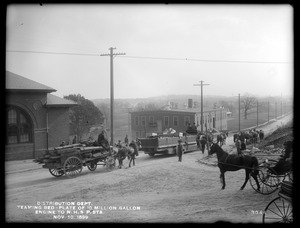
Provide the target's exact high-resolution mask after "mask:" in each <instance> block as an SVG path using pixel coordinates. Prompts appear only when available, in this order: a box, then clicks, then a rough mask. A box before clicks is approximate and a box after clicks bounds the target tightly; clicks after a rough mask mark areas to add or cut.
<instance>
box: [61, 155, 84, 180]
mask: <svg viewBox="0 0 300 228" xmlns="http://www.w3.org/2000/svg"><path fill="white" fill-rule="evenodd" d="M81 171H82V162H81V159H80V158H78V157H75V156H72V157H69V158H67V159H66V161H65V162H64V173H65V174H66V176H67V177H71V178H73V177H75V176H77V175H79V174H80V173H81Z"/></svg>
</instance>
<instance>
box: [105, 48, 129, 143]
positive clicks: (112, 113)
mask: <svg viewBox="0 0 300 228" xmlns="http://www.w3.org/2000/svg"><path fill="white" fill-rule="evenodd" d="M114 49H116V48H113V47H111V48H109V49H108V50H110V54H101V55H100V56H110V145H111V146H112V145H113V144H114V131H113V129H114V121H113V118H114V74H113V62H114V61H113V60H114V56H117V55H125V53H114V51H113V50H114Z"/></svg>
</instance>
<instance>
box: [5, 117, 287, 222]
mask: <svg viewBox="0 0 300 228" xmlns="http://www.w3.org/2000/svg"><path fill="white" fill-rule="evenodd" d="M282 121H285V120H282ZM277 124H278V123H277ZM269 128H271V127H269ZM266 129H267V128H266ZM229 140H230V139H229ZM231 143H232V142H230V141H228V143H227V146H228V148H229V147H230V144H231ZM206 153H207V152H206ZM206 153H205V154H204V155H202V153H201V152H200V151H194V152H190V153H187V154H184V155H183V161H182V162H178V159H177V157H176V156H155V157H149V156H148V155H145V154H143V153H140V156H139V157H137V160H136V166H134V167H131V168H123V169H117V168H116V169H115V170H113V171H111V172H109V171H106V170H105V169H104V168H103V167H101V166H100V167H98V168H97V169H96V171H94V172H91V171H89V170H88V169H87V168H86V167H84V169H83V171H82V173H81V175H80V176H78V177H76V178H73V179H69V178H67V177H65V176H62V177H59V178H56V177H53V176H51V174H50V173H49V171H48V170H47V169H38V170H32V171H28V172H22V173H11V174H7V175H6V178H5V183H6V186H5V187H6V188H5V193H6V202H5V205H6V214H5V215H6V219H7V221H8V222H99V223H102V222H143V223H144V222H175V223H178V222H179V223H181V222H200V223H203V222H208V223H210V222H216V221H220V220H223V221H230V222H238V223H248V222H255V223H261V221H262V211H263V210H264V209H265V207H266V205H267V204H268V203H269V202H270V201H271V200H272V199H274V198H275V197H277V192H275V193H273V194H271V195H261V194H259V193H257V192H255V191H254V190H253V189H252V187H251V186H250V183H248V184H247V185H246V187H245V189H244V190H240V187H241V185H242V184H243V182H244V178H245V171H244V170H239V171H236V172H227V173H226V188H225V189H224V190H221V183H220V180H219V175H220V173H219V169H218V168H217V167H213V166H207V165H205V164H202V163H199V162H198V160H199V159H202V158H203V156H207V154H206ZM127 165H128V161H127V160H126V162H125V166H127Z"/></svg>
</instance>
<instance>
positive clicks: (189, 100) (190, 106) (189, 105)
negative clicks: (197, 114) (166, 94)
mask: <svg viewBox="0 0 300 228" xmlns="http://www.w3.org/2000/svg"><path fill="white" fill-rule="evenodd" d="M188 108H193V99H191V98H189V99H188Z"/></svg>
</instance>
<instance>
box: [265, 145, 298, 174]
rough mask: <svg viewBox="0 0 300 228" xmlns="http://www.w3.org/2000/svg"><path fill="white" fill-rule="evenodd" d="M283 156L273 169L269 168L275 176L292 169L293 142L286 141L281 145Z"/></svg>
mask: <svg viewBox="0 0 300 228" xmlns="http://www.w3.org/2000/svg"><path fill="white" fill-rule="evenodd" d="M283 146H284V149H285V150H284V154H283V155H281V158H280V160H279V161H278V162H277V163H276V165H275V166H274V167H270V169H271V170H272V171H275V172H274V173H275V174H278V175H279V174H283V173H285V172H288V171H289V170H290V169H291V168H292V155H293V141H286V142H284V143H283Z"/></svg>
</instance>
